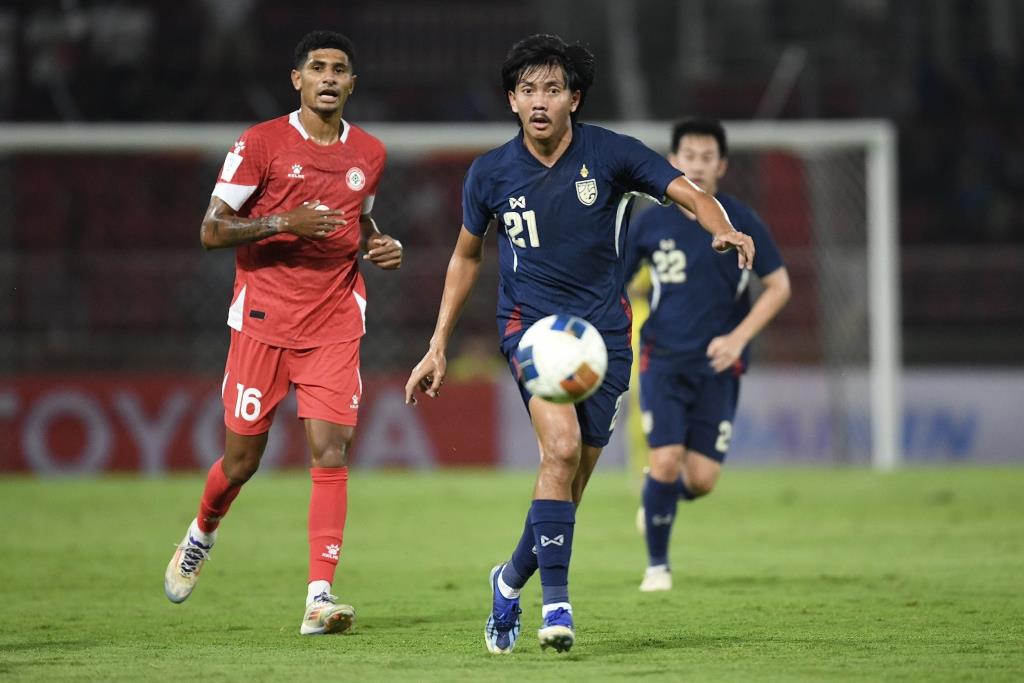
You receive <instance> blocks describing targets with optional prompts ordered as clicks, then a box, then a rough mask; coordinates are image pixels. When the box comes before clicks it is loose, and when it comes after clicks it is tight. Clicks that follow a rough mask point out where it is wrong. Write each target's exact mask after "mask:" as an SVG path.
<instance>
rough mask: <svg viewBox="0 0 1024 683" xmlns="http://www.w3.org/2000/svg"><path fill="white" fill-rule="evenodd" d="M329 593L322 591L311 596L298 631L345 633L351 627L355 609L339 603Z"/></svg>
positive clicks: (305, 632)
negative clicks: (311, 599) (311, 598)
mask: <svg viewBox="0 0 1024 683" xmlns="http://www.w3.org/2000/svg"><path fill="white" fill-rule="evenodd" d="M337 599H338V598H336V597H334V596H333V595H331V594H330V593H327V592H324V593H321V594H320V595H318V596H316V597H315V598H313V602H311V603H309V604H308V605H307V606H306V615H305V616H304V617H303V618H302V626H300V627H299V633H301V634H302V635H304V636H315V635H320V634H327V633H345V632H346V631H349V630H351V629H352V624H353V623H355V620H356V610H355V608H354V607H352V605H339V604H338V603H337V602H336V600H337Z"/></svg>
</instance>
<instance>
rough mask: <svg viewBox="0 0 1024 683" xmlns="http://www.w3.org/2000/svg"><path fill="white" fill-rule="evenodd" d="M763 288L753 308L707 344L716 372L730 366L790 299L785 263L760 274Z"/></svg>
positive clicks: (708, 353)
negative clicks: (727, 332) (731, 327)
mask: <svg viewBox="0 0 1024 683" xmlns="http://www.w3.org/2000/svg"><path fill="white" fill-rule="evenodd" d="M761 284H763V285H764V291H763V292H761V296H759V297H757V301H755V302H754V305H753V306H752V307H751V309H750V312H749V313H747V315H746V317H745V318H743V320H741V321H740V324H739V325H737V326H736V328H735V329H734V330H733V331H732V332H730V333H729V334H725V335H722V336H721V337H715V338H714V339H712V340H711V343H710V344H708V350H707V356H708V359H709V360H710V363H711V367H712V368H714V370H715V372H721V371H722V370H725V369H727V368H731V367H732V366H733V365H734V364H735V363H736V361H737V360H739V357H740V355H742V353H743V349H744V348H746V346H747V344H749V343H750V340H751V339H753V338H754V337H756V336H757V335H758V334H760V332H761V330H763V329H764V327H765V325H767V324H768V323H769V322H771V320H772V318H774V317H775V316H776V315H777V314H778V312H779V311H781V310H782V307H783V306H785V305H786V302H787V301H789V294H790V288H789V273H788V272H787V271H786V268H785V267H782V268H777V269H775V270H773V271H772V272H771V273H768V274H767V275H765V276H764V277H763V278H761Z"/></svg>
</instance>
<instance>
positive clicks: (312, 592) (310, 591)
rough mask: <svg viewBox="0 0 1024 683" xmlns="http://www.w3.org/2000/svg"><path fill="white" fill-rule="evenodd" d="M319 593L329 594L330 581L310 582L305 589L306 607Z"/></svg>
mask: <svg viewBox="0 0 1024 683" xmlns="http://www.w3.org/2000/svg"><path fill="white" fill-rule="evenodd" d="M321 593H327V594H328V595H330V593H331V582H330V581H310V582H309V586H308V587H307V588H306V607H309V605H310V604H311V603H312V602H313V600H314V599H316V596H318V595H320V594H321Z"/></svg>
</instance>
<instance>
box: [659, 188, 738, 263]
mask: <svg viewBox="0 0 1024 683" xmlns="http://www.w3.org/2000/svg"><path fill="white" fill-rule="evenodd" d="M665 194H666V196H668V198H669V199H671V200H672V201H673V202H675V203H676V204H678V205H679V206H681V207H683V208H684V209H686V210H687V211H689V212H690V213H692V214H693V215H695V216H696V217H697V222H698V223H700V225H701V227H702V228H704V229H705V230H707V231H708V232H709V233H711V236H712V237H713V239H712V240H711V246H712V247H713V248H714V249H715V250H717V251H728V250H730V249H732V248H735V249H736V256H737V262H738V264H739V267H740V268H747V269H750V268H752V267H753V265H754V240H752V239H750V236H749V235H745V234H743V233H742V232H739V231H738V230H736V228H734V227H732V223H730V222H729V216H728V215H727V214H726V213H725V209H723V208H722V205H721V204H719V203H718V200H717V199H715V198H714V197H712V196H711V195H709V194H708V193H707V192H705V191H704V190H702V189H700V188H699V187H697V186H696V185H694V184H693V183H692V182H690V181H689V180H688V179H687V178H686V177H685V176H679V177H678V178H676V179H675V180H673V181H672V182H671V183H670V184H669V186H668V189H667V190H665Z"/></svg>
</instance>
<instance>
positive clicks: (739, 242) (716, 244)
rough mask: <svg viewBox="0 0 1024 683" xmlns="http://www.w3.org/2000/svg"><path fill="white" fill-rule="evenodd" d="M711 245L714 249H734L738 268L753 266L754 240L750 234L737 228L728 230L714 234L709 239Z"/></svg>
mask: <svg viewBox="0 0 1024 683" xmlns="http://www.w3.org/2000/svg"><path fill="white" fill-rule="evenodd" d="M711 247H712V248H713V249H714V250H715V251H729V250H730V249H735V250H736V260H737V264H738V265H739V267H740V268H746V269H747V270H750V269H751V268H753V267H754V240H752V239H750V235H747V234H744V233H742V232H740V231H739V230H730V231H728V232H722V233H719V234H717V235H715V238H714V239H713V240H711Z"/></svg>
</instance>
